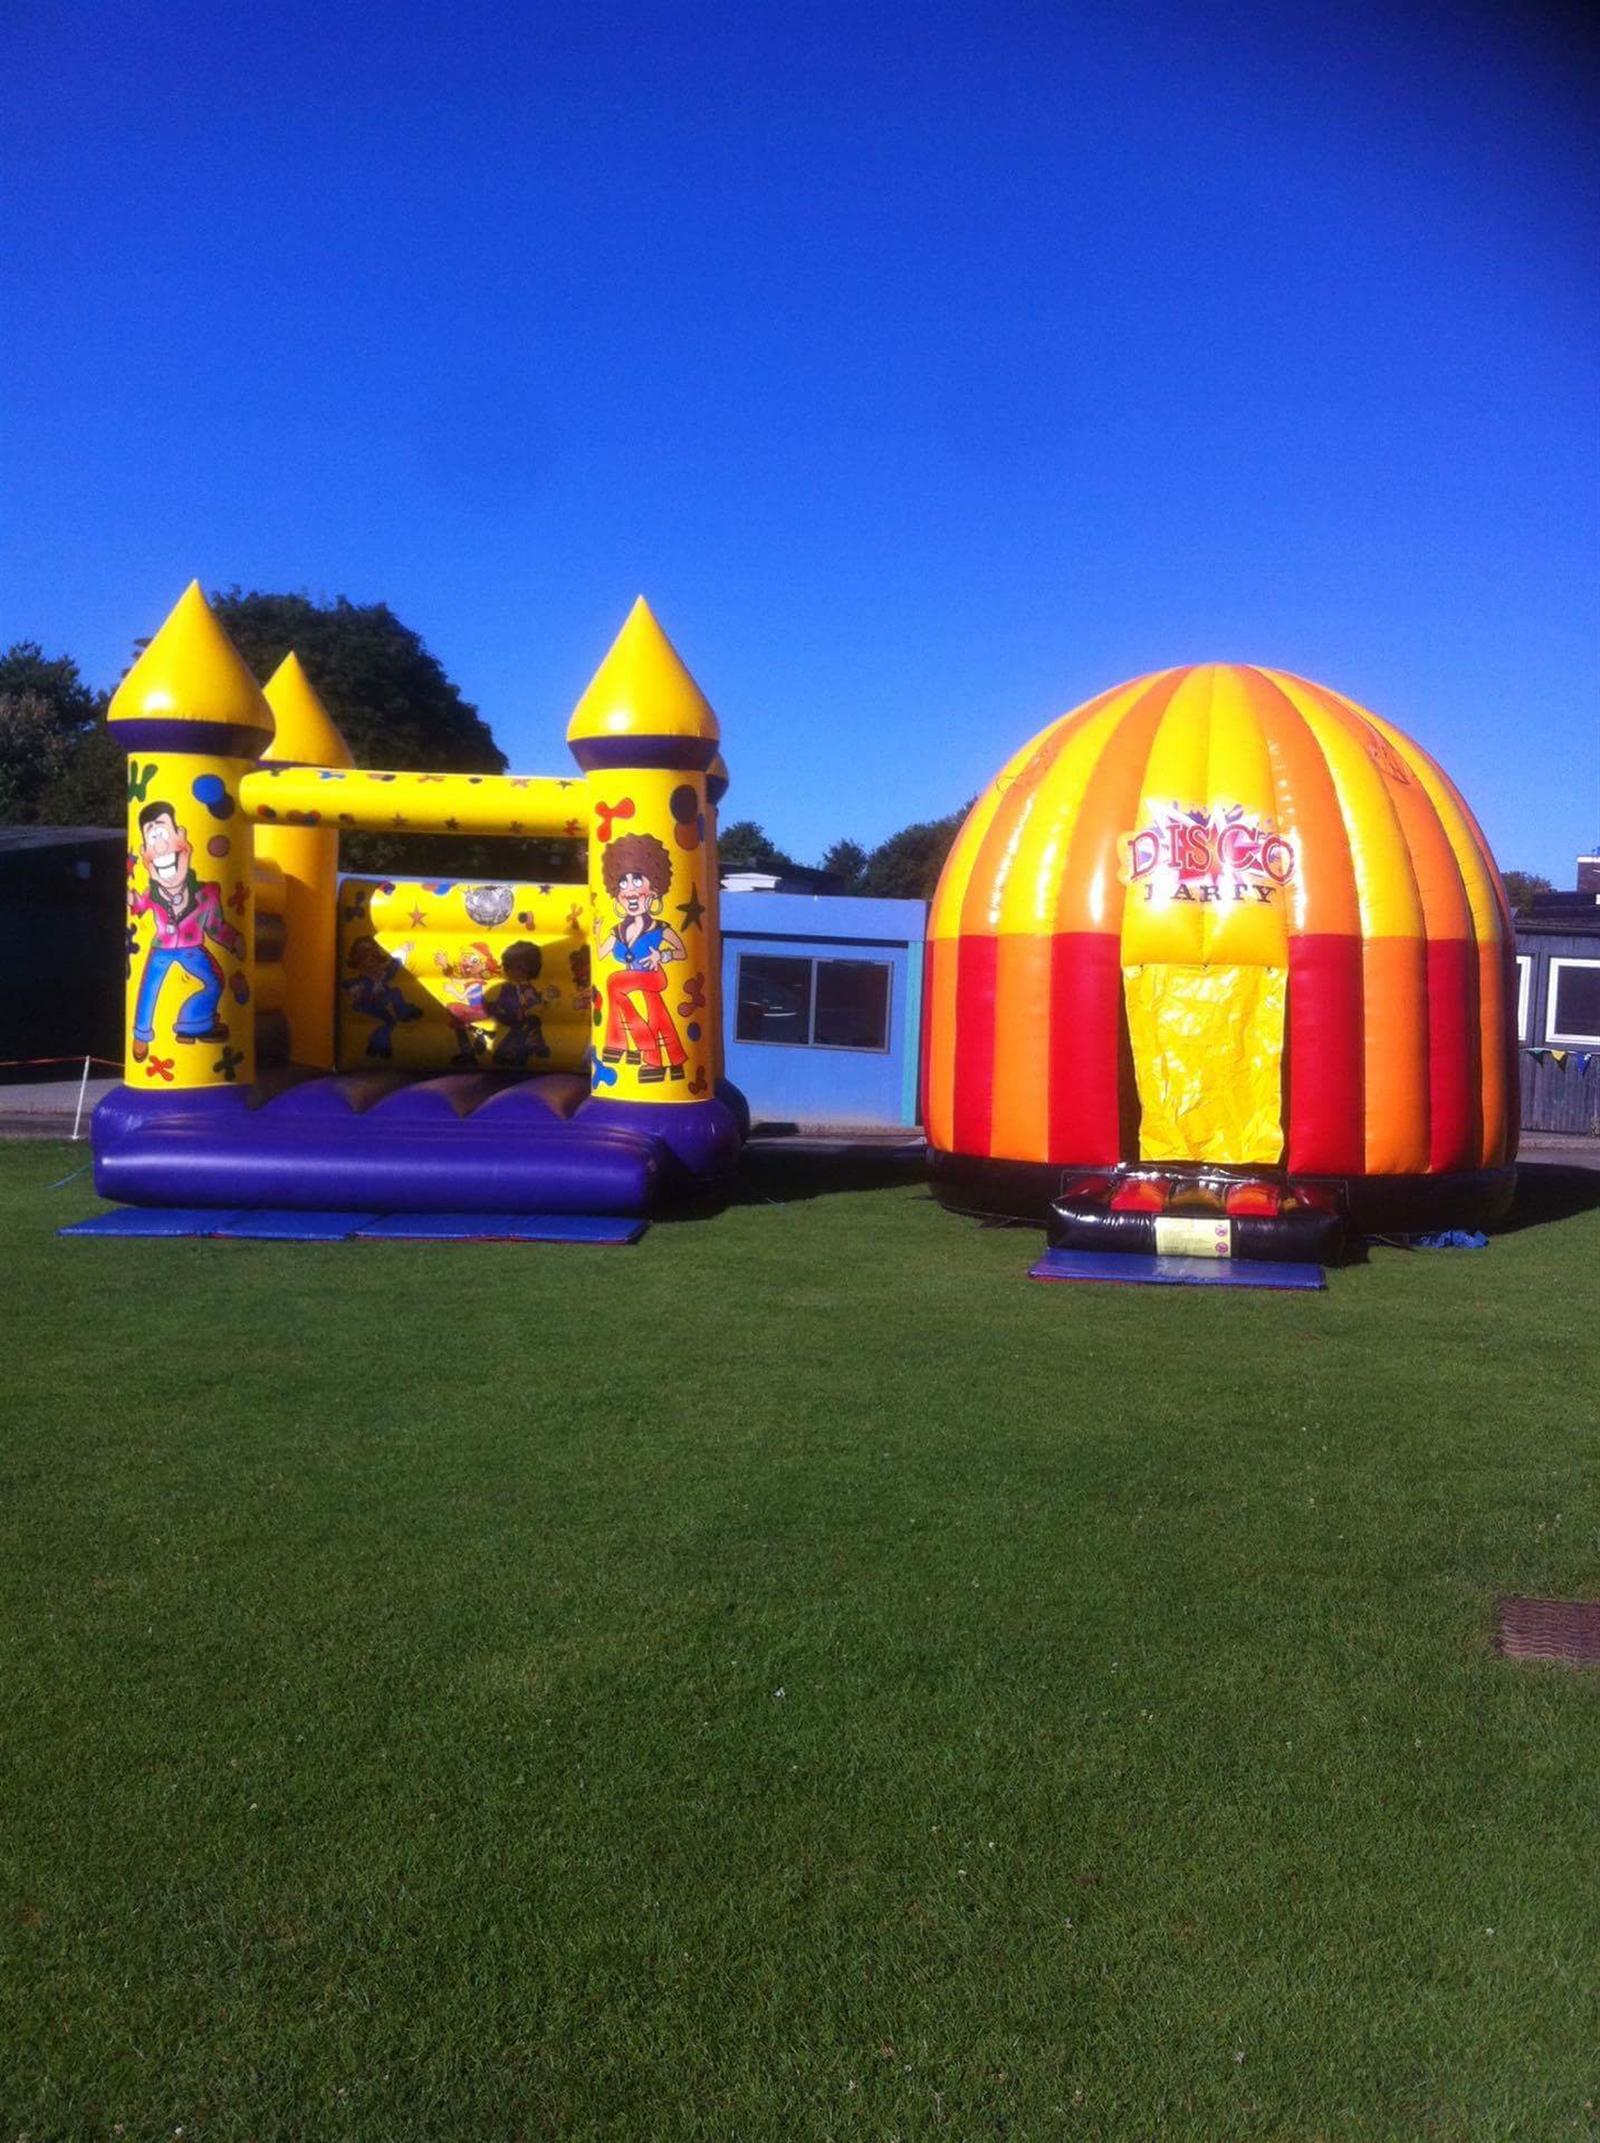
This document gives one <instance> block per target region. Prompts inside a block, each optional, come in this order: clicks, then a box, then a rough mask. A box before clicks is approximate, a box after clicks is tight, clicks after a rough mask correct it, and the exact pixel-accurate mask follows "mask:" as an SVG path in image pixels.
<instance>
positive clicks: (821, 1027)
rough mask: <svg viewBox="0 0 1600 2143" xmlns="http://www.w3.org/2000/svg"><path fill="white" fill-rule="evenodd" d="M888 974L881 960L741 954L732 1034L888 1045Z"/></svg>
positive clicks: (818, 1045)
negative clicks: (806, 958) (802, 958)
mask: <svg viewBox="0 0 1600 2143" xmlns="http://www.w3.org/2000/svg"><path fill="white" fill-rule="evenodd" d="M889 975H890V969H889V966H888V963H887V962H886V961H883V960H796V959H791V958H788V957H780V956H778V955H775V954H772V953H764V952H762V953H756V952H744V953H741V954H740V955H739V991H738V1010H737V1012H736V1014H735V1018H734V1027H733V1031H734V1037H735V1039H736V1040H738V1041H741V1042H766V1043H772V1042H776V1043H779V1044H786V1045H788V1046H789V1047H791V1048H797V1049H808V1048H809V1049H870V1050H876V1051H877V1052H879V1054H882V1053H883V1052H884V1051H885V1050H887V1049H888V1047H889Z"/></svg>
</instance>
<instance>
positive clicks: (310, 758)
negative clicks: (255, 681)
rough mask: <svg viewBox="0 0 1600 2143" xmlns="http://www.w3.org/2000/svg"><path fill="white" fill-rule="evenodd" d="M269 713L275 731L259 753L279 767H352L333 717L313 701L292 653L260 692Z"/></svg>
mask: <svg viewBox="0 0 1600 2143" xmlns="http://www.w3.org/2000/svg"><path fill="white" fill-rule="evenodd" d="M262 690H263V697H264V698H265V700H266V702H267V705H268V706H269V707H270V708H271V709H272V718H273V722H274V724H275V727H274V729H273V732H272V742H271V744H270V745H269V746H268V748H267V750H266V751H264V752H263V753H262V755H261V756H262V758H263V759H270V760H272V761H274V762H275V763H276V764H279V765H290V766H354V765H355V761H354V759H352V758H351V756H350V747H349V745H348V744H346V742H345V741H344V738H343V737H342V736H340V734H339V731H338V728H337V726H336V724H335V722H334V719H333V716H332V715H331V714H329V712H328V710H327V708H326V707H324V706H323V704H322V702H321V700H320V699H318V697H317V693H316V688H315V686H314V685H313V684H312V682H311V680H310V678H309V677H308V676H307V675H306V673H305V671H304V670H303V669H302V668H301V666H300V657H299V656H298V655H297V654H295V653H294V651H293V649H291V650H290V651H289V653H288V654H287V655H285V656H284V658H283V660H282V661H281V662H280V663H279V664H278V667H277V668H276V669H275V670H274V671H273V673H272V675H271V676H270V677H269V678H268V679H267V682H266V684H265V686H264V687H263V688H262Z"/></svg>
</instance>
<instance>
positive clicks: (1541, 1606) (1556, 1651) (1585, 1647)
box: [1495, 1599, 1600, 1667]
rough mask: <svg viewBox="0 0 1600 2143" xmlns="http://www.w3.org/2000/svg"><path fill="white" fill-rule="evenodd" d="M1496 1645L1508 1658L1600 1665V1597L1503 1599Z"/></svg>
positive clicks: (1589, 1665) (1578, 1665)
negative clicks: (1579, 1598)
mask: <svg viewBox="0 0 1600 2143" xmlns="http://www.w3.org/2000/svg"><path fill="white" fill-rule="evenodd" d="M1495 1644H1496V1647H1497V1648H1498V1650H1500V1651H1501V1652H1503V1653H1504V1654H1505V1656H1506V1658H1507V1659H1554V1660H1559V1661H1561V1663H1562V1664H1563V1665H1564V1666H1568V1667H1600V1600H1515V1599H1502V1600H1501V1602H1500V1631H1499V1635H1498V1636H1497V1637H1496V1638H1495Z"/></svg>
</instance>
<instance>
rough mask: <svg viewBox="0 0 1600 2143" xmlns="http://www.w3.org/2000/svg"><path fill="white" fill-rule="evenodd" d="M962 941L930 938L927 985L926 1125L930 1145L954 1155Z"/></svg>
mask: <svg viewBox="0 0 1600 2143" xmlns="http://www.w3.org/2000/svg"><path fill="white" fill-rule="evenodd" d="M958 965H959V940H958V939H956V938H930V939H929V940H928V967H927V973H926V975H925V977H924V982H925V985H926V988H927V992H928V1060H927V1062H926V1064H925V1065H924V1066H923V1069H922V1078H923V1097H922V1123H923V1129H924V1131H925V1132H926V1133H927V1139H928V1144H929V1145H930V1146H935V1147H937V1148H938V1150H939V1151H940V1152H941V1153H953V1152H954V1151H955V1147H954V1144H953V1143H952V1142H953V1140H954V1138H955V1104H956V972H957V968H958Z"/></svg>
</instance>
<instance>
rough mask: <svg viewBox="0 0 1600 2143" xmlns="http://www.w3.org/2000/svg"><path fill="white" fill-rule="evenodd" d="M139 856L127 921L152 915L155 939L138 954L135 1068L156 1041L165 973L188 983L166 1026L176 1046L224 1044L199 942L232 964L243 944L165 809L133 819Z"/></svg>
mask: <svg viewBox="0 0 1600 2143" xmlns="http://www.w3.org/2000/svg"><path fill="white" fill-rule="evenodd" d="M139 832H140V836H141V839H140V845H139V854H140V856H141V858H142V859H143V862H144V867H145V870H146V872H147V873H148V874H149V876H148V884H149V891H148V892H145V893H140V892H130V893H129V895H128V912H129V914H130V915H151V916H154V918H155V926H156V934H155V938H154V940H153V941H152V943H151V946H150V950H149V951H148V952H147V953H146V954H145V961H144V973H143V975H142V976H141V977H140V979H139V996H138V1000H137V1002H136V1003H135V1005H134V1011H133V1056H134V1062H135V1063H138V1064H142V1063H143V1062H144V1060H145V1058H146V1057H147V1056H149V1054H150V1044H151V1042H152V1041H154V1039H155V1031H156V1006H157V1005H158V1003H159V1002H160V999H161V991H162V988H163V986H164V985H165V983H166V979H167V977H168V975H170V974H171V972H172V970H173V969H174V968H175V967H176V968H180V969H181V970H182V971H183V973H184V974H186V975H187V976H188V977H189V979H190V980H191V981H192V982H193V983H194V984H195V988H194V989H192V990H191V991H190V992H189V994H188V996H187V997H186V998H185V999H184V1000H183V1003H182V1004H181V1005H179V1007H178V1016H177V1018H176V1019H175V1020H174V1021H173V1023H172V1031H173V1033H174V1035H175V1036H176V1037H177V1039H178V1040H179V1041H180V1042H225V1041H226V1040H227V1039H228V1030H227V1028H226V1027H225V1026H224V1025H223V1023H222V1021H221V1020H220V1019H218V1017H217V1010H218V1007H219V1006H220V1005H221V1003H222V984H223V974H222V969H221V968H220V967H219V966H218V964H217V962H216V960H215V959H214V958H213V956H212V955H211V954H210V953H209V952H207V950H206V940H207V938H209V939H210V940H211V942H212V944H213V945H220V946H221V947H222V949H223V951H224V952H230V953H232V954H233V956H234V957H235V959H238V958H239V957H240V956H241V955H242V954H243V952H244V938H243V937H242V935H241V934H240V933H239V932H238V931H237V930H235V928H234V927H233V925H232V923H230V922H229V921H228V919H227V917H226V916H225V915H224V914H223V912H222V889H221V887H220V886H219V885H217V884H216V883H215V882H214V881H213V880H211V879H204V880H202V879H201V878H200V877H199V876H198V875H197V873H196V872H195V870H194V868H193V866H192V863H191V860H190V859H191V857H192V855H193V849H192V846H191V844H190V841H189V836H188V834H187V833H186V832H185V831H184V829H183V828H182V827H181V826H180V825H179V824H178V814H177V813H176V811H174V809H173V808H172V806H171V804H162V803H149V804H146V805H145V807H144V809H143V810H142V811H141V812H140V813H139Z"/></svg>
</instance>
